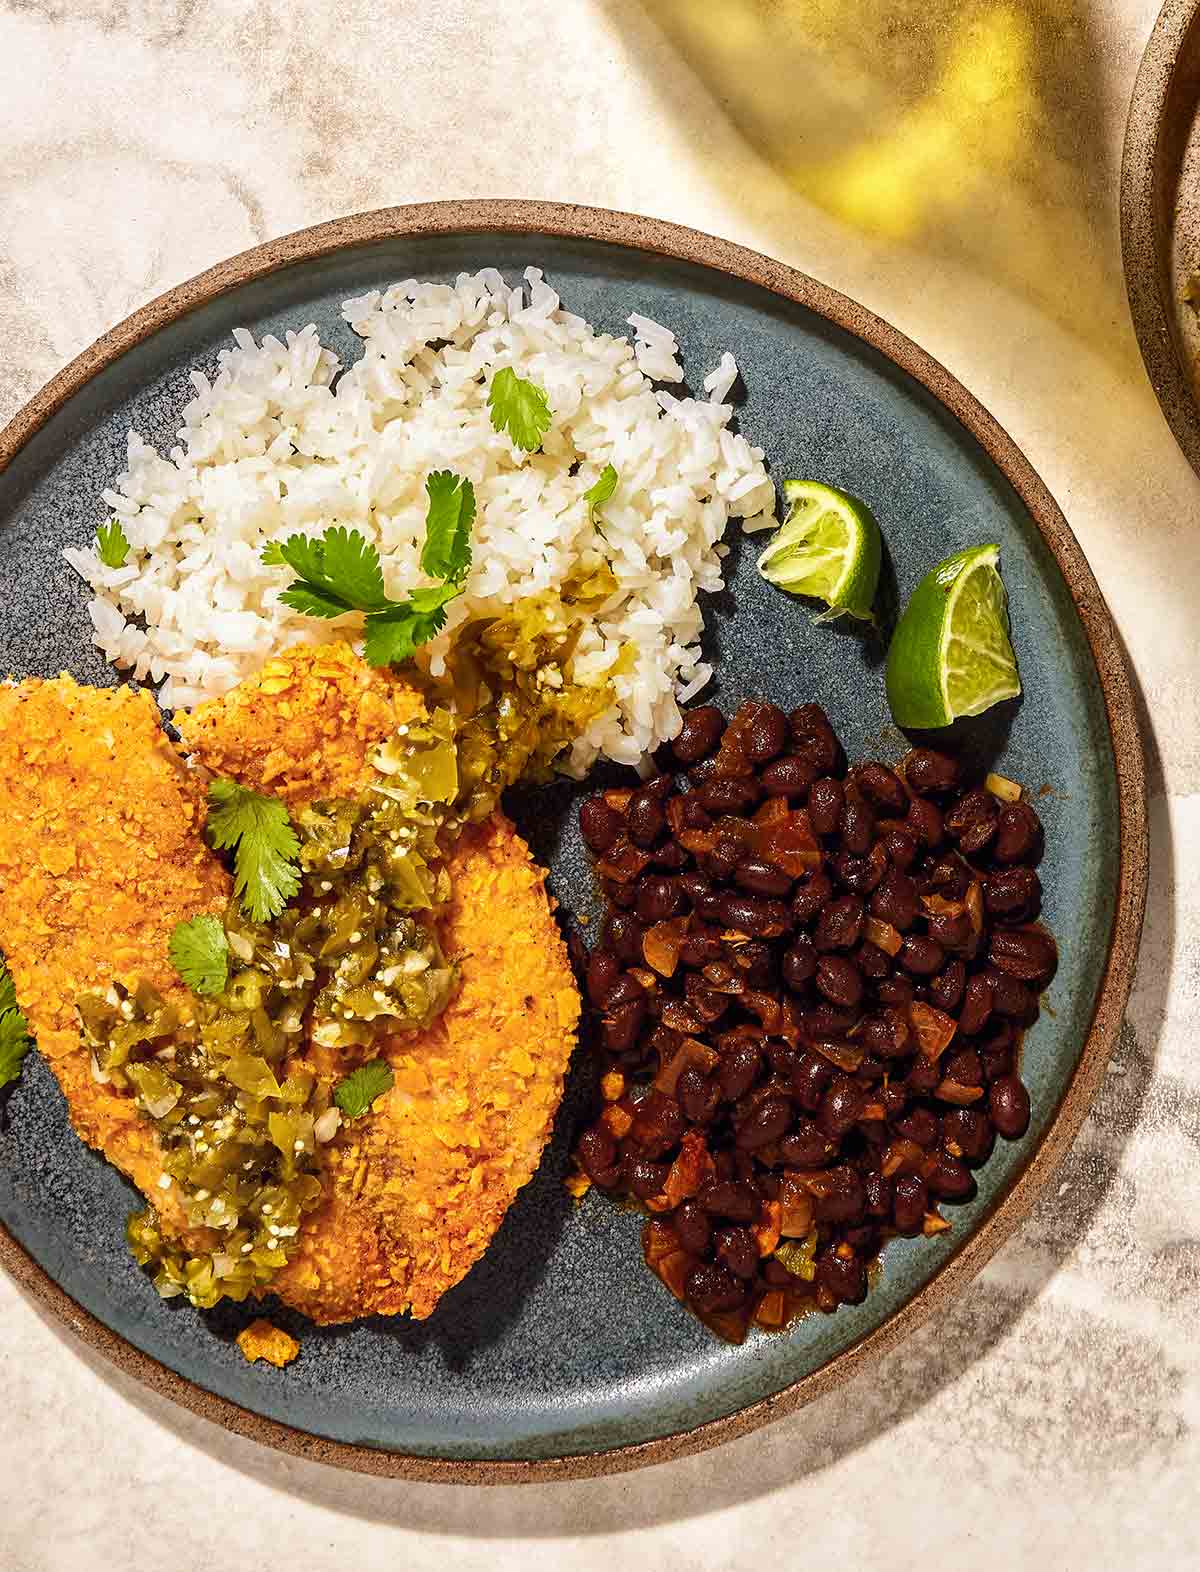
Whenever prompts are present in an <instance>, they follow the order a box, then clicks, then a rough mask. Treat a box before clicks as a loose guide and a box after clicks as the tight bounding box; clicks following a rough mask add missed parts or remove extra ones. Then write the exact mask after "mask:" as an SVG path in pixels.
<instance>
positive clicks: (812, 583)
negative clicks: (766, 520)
mask: <svg viewBox="0 0 1200 1572" xmlns="http://www.w3.org/2000/svg"><path fill="white" fill-rule="evenodd" d="M783 494H784V496H785V497H786V498H787V499H788V501H789V502H790V503H791V508H790V509H789V511H788V516H787V518H786V519H785V520H784V521H783V523H782V525H781V526H780V527H779V529H778V530H777V531H776V532H775V534H774V535H773V536H772V537H771V543H770V545H769V546H768V547H767V549H766V551H764V552H763V554H762V556H761V557H759V559H758V571H759V572H760V573H761V574H762V576H763V578H764V579H767V580H768V581H769V582H770V583H772V584H777V585H778V586H779V588H780V589H785V590H791V592H792V593H793V594H794V595H812V596H813V597H814V598H815V599H816V600H823V601H824V602H825V605H826V606H827V607H828V610H827V611H824V612H822V613H821V617H820V619H819V620H820V621H822V622H824V621H826V620H828V619H829V618H832V617H842V616H846V617H858V618H859V619H860V620H861V621H863V622H870V620H871V603H872V601H873V600H874V599H875V589H876V586H877V585H878V583H879V559H880V555H881V550H882V548H881V544H880V539H879V525H878V524H876V522H875V520H874V518H873V517H872V514H871V510H870V508H869V507H867V505H866V503H865V502H860V501H859V500H858V498H857V497H851V496H847V494H846V493H845V492H844V491H836V490H835V489H834V488H833V487H832V486H823V485H821V483H820V481H817V480H785V481H784V483H783Z"/></svg>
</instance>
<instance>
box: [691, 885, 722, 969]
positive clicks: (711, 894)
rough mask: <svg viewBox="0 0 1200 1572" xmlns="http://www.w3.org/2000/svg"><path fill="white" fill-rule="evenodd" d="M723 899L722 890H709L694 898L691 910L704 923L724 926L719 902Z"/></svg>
mask: <svg viewBox="0 0 1200 1572" xmlns="http://www.w3.org/2000/svg"><path fill="white" fill-rule="evenodd" d="M723 899H724V892H723V891H722V890H709V891H708V893H707V894H705V895H698V896H697V897H696V900H695V903H694V905H693V908H692V909H693V911H694V912H695V913H696V915H697V917H701V918H703V920H704V921H705V922H711V923H715V924H718V925H720V926H724V922H725V919H724V918H723V917H722V916H721V902H722V900H723ZM722 953H723V952H722ZM714 959H715V957H714Z"/></svg>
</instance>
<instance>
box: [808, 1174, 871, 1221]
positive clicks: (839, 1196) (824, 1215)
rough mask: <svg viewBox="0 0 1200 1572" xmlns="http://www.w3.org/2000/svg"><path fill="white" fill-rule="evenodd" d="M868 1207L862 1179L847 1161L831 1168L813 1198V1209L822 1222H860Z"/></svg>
mask: <svg viewBox="0 0 1200 1572" xmlns="http://www.w3.org/2000/svg"><path fill="white" fill-rule="evenodd" d="M866 1207H867V1192H866V1190H865V1189H864V1188H863V1182H862V1179H861V1178H860V1177H859V1175H858V1174H857V1173H855V1171H854V1169H853V1168H851V1167H850V1166H849V1164H847V1163H842V1164H841V1165H840V1166H839V1167H837V1168H831V1169H830V1170H829V1172H828V1174H827V1175H826V1176H825V1179H824V1182H823V1183H822V1185H821V1189H820V1193H819V1194H817V1195H816V1196H814V1198H813V1210H814V1212H815V1214H816V1217H817V1220H818V1221H819V1222H822V1223H858V1222H861V1221H862V1217H863V1213H864V1212H865V1211H866Z"/></svg>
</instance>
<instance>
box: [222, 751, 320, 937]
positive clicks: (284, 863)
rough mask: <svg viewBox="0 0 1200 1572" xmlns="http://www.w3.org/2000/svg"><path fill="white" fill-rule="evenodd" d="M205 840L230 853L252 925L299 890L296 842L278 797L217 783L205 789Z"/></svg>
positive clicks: (277, 910) (236, 886)
mask: <svg viewBox="0 0 1200 1572" xmlns="http://www.w3.org/2000/svg"><path fill="white" fill-rule="evenodd" d="M207 832H208V838H209V841H210V842H211V843H212V845H213V846H215V847H216V849H217V850H218V851H228V850H230V848H232V849H233V875H234V880H233V888H234V893H235V894H236V895H238V896H239V897H240V899H241V902H242V908H243V910H244V911H245V912H246V913H247V914H248V915H249V916H250V918H251V920H252V921H254V922H268V921H269V920H270V919H271V918H272V917H278V915H279V913H280V912H281V911H282V910H283V908H284V907H285V906H286V905H287V903H288V901H290V900H291V898H292V896H293V895H295V893H296V891H297V890H298V889H299V888H300V872H299V869H298V868H297V866H296V860H295V859H296V856H297V854H298V853H299V850H300V842H299V841H298V840H297V839H296V832H295V831H294V830H293V829H292V821H291V820H290V819H289V817H288V811H287V807H286V806H285V804H284V803H282V802H281V801H280V800H279V798H278V797H264V796H263V795H262V793H261V792H257V791H251V790H250V789H249V788H248V787H246V786H239V785H238V784H237V782H236V781H230V780H215V781H213V782H212V783H211V784H210V786H209V788H208V824H207Z"/></svg>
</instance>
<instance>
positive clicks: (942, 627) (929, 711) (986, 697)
mask: <svg viewBox="0 0 1200 1572" xmlns="http://www.w3.org/2000/svg"><path fill="white" fill-rule="evenodd" d="M999 557H1000V548H999V547H998V546H971V547H969V548H968V549H967V550H966V551H960V552H956V553H955V555H954V556H953V557H947V558H946V560H945V562H939V563H938V565H937V567H936V568H934V569H933V570H932V571H931V572H929V573H927V574H926V575H925V577H924V578H923V579H922V580H921V582H920V583H919V584H918V585H917V587H916V589H915V590H914V591H913V597H912V599H911V600H910V601H909V603H908V605H907V606H906V607H905V610H904V615H903V616H902V617H901V618H900V621H899V622H898V623H897V625H896V631H895V633H894V634H893V636H892V643H891V648H890V649H889V650H888V658H887V696H888V703H889V704H890V705H891V709H892V716H893V718H894V720H895V722H896V724H897V726H913V727H920V728H925V727H934V726H949V724H950V723H951V721H953V720H957V719H958V717H959V716H960V715H980V714H982V712H983V711H984V710H987V709H990V708H991V707H992V705H993V704H999V702H1000V701H1001V699H1013V698H1015V697H1016V696H1017V694H1018V693H1020V691H1021V679H1020V677H1019V676H1018V675H1017V658H1016V656H1015V655H1014V654H1013V647H1012V645H1011V644H1010V643H1009V639H1008V596H1007V595H1006V594H1005V591H1004V584H1003V582H1002V580H1001V578H1000V573H999V570H998V569H997V567H996V563H997V561H998V560H999Z"/></svg>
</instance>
